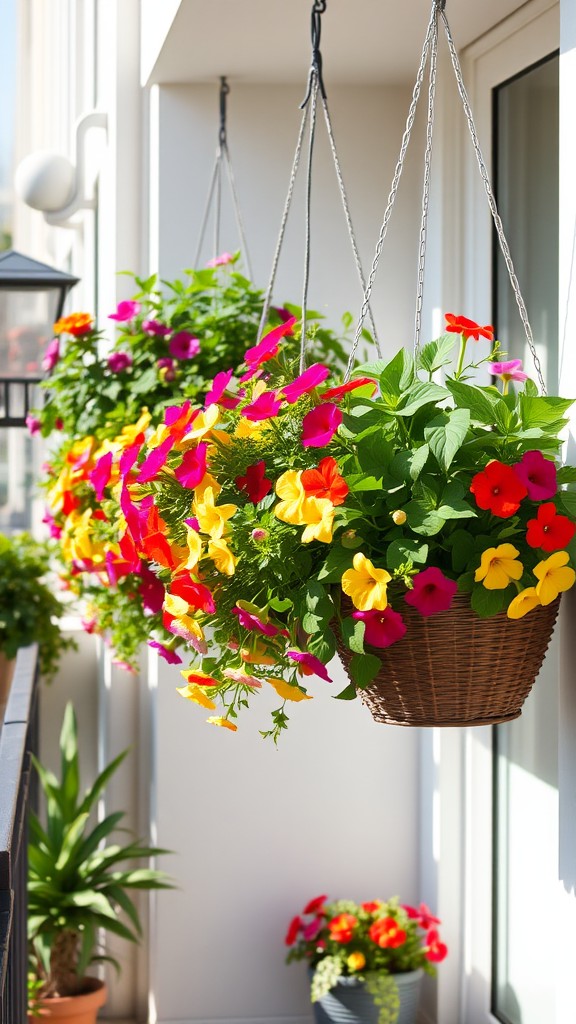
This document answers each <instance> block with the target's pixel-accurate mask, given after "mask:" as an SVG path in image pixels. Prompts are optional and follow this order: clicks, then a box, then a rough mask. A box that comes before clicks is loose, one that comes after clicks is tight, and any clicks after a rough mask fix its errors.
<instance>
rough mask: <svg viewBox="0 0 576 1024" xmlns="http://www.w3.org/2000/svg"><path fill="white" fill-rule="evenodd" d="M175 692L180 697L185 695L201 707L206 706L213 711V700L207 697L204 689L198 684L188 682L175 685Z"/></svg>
mask: <svg viewBox="0 0 576 1024" xmlns="http://www.w3.org/2000/svg"><path fill="white" fill-rule="evenodd" d="M176 692H177V693H179V694H180V696H181V697H185V698H186V700H191V701H193V702H194V704H199V705H200V707H201V708H208V710H209V711H213V710H214V708H215V707H216V705H215V703H214V701H213V700H210V697H207V696H206V694H205V693H204V690H203V689H202V688H201V687H200V686H195V685H194V684H193V683H188V685H187V686H177V687H176Z"/></svg>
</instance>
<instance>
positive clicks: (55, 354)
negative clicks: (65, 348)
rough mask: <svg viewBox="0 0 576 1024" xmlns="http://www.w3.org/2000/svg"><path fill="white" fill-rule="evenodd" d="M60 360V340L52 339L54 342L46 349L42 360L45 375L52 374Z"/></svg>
mask: <svg viewBox="0 0 576 1024" xmlns="http://www.w3.org/2000/svg"><path fill="white" fill-rule="evenodd" d="M59 359H60V340H59V338H52V341H51V342H50V344H49V345H48V347H47V348H46V351H45V353H44V358H43V359H42V369H43V370H44V372H45V373H50V370H53V369H54V367H55V366H56V363H57V362H58V360H59Z"/></svg>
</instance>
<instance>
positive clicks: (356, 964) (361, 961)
mask: <svg viewBox="0 0 576 1024" xmlns="http://www.w3.org/2000/svg"><path fill="white" fill-rule="evenodd" d="M346 963H347V965H348V970H349V971H361V970H362V968H363V967H364V965H365V963H366V957H365V956H364V953H350V956H349V957H347V958H346Z"/></svg>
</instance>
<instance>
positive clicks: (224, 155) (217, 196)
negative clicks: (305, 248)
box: [194, 75, 253, 279]
mask: <svg viewBox="0 0 576 1024" xmlns="http://www.w3.org/2000/svg"><path fill="white" fill-rule="evenodd" d="M229 93H230V86H229V85H228V81H227V79H226V77H225V76H224V75H223V76H222V77H221V78H220V93H219V104H220V127H219V130H218V148H217V150H216V160H215V163H214V170H213V172H212V179H211V182H210V188H209V189H208V198H207V201H206V206H205V209H204V215H203V217H202V226H201V228H200V236H199V239H198V246H197V249H196V256H195V260H194V266H196V267H197V266H198V264H199V262H200V255H201V252H202V246H203V244H204V238H205V236H206V229H207V227H208V219H209V217H210V212H211V210H212V207H214V253H213V255H214V257H216V256H217V255H218V252H219V248H220V223H221V217H222V168H223V167H224V166H225V167H226V173H227V177H228V184H229V187H230V194H231V196H232V206H233V208H234V217H235V220H236V227H237V229H238V234H239V236H240V245H241V247H242V254H243V256H244V259H245V260H246V267H247V269H248V276H249V277H250V278H251V279H252V277H253V274H252V265H251V262H250V254H249V252H248V243H247V241H246V232H245V230H244V221H243V219H242V212H241V210H240V202H239V199H238V190H237V188H236V181H235V178H234V173H233V171H232V160H231V158H230V150H229V148H228V131H227V98H228V95H229Z"/></svg>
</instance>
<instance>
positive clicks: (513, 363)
mask: <svg viewBox="0 0 576 1024" xmlns="http://www.w3.org/2000/svg"><path fill="white" fill-rule="evenodd" d="M488 369H489V370H490V373H492V374H493V375H494V376H495V377H501V378H502V380H504V381H508V380H517V381H523V380H528V374H527V373H524V371H523V369H522V360H521V359H509V360H508V361H507V362H503V363H488Z"/></svg>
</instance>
